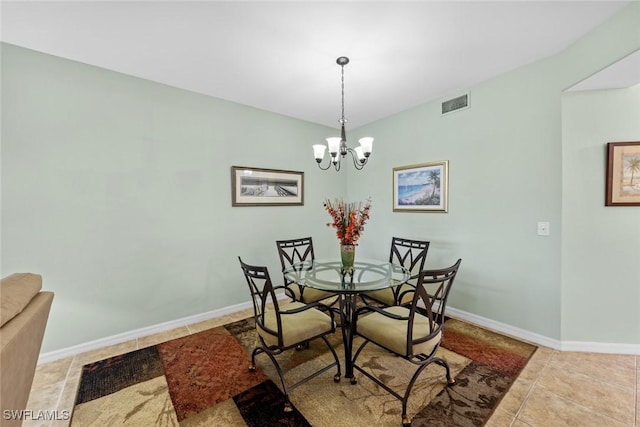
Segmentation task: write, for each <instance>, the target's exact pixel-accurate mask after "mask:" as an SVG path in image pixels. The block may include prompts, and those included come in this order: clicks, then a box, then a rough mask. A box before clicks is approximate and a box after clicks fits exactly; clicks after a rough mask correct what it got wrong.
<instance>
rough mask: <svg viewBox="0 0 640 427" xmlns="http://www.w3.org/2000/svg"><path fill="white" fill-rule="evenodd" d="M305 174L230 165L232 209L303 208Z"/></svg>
mask: <svg viewBox="0 0 640 427" xmlns="http://www.w3.org/2000/svg"><path fill="white" fill-rule="evenodd" d="M302 205H304V172H298V171H287V170H279V169H262V168H253V167H246V166H231V206H234V207H235V206H302Z"/></svg>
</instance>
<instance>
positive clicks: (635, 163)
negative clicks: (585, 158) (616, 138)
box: [604, 141, 640, 206]
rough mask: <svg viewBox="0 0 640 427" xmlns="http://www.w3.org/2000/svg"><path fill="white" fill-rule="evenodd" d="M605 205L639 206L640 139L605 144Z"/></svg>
mask: <svg viewBox="0 0 640 427" xmlns="http://www.w3.org/2000/svg"><path fill="white" fill-rule="evenodd" d="M604 204H605V206H640V141H634V142H610V143H608V144H607V189H606V195H605V201H604Z"/></svg>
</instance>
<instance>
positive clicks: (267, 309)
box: [238, 257, 342, 412]
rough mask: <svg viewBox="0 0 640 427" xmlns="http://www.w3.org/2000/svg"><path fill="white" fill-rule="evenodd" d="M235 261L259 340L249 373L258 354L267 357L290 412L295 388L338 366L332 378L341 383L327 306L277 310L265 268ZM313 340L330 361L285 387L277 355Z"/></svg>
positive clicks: (297, 305)
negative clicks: (325, 349) (326, 351)
mask: <svg viewBox="0 0 640 427" xmlns="http://www.w3.org/2000/svg"><path fill="white" fill-rule="evenodd" d="M238 260H239V261H240V267H241V268H242V272H243V273H244V277H245V279H246V280H247V285H248V286H249V291H250V293H251V299H252V301H253V314H254V320H255V327H256V331H257V333H258V338H259V341H258V342H257V345H256V347H255V348H254V350H253V352H252V353H251V365H249V370H250V371H255V370H256V364H255V361H256V356H257V355H259V354H261V353H264V354H266V355H267V356H268V357H269V359H271V362H272V363H273V365H274V366H275V368H276V371H277V373H278V376H279V377H280V382H281V383H282V391H283V393H284V397H285V404H284V411H285V412H291V411H292V410H293V407H292V405H291V401H290V400H289V392H290V391H291V390H293V389H294V388H296V387H298V386H300V385H302V384H304V383H306V382H307V381H309V380H310V379H312V378H315V377H316V376H318V375H320V374H322V373H323V372H325V371H327V370H329V369H331V368H332V367H334V366H335V367H337V373H336V374H335V375H334V377H333V380H334V381H335V382H339V381H340V377H341V375H342V373H341V370H340V361H339V360H338V355H337V354H336V351H335V349H334V347H333V346H332V345H331V343H330V342H329V340H328V339H327V338H326V336H327V335H328V334H331V333H334V332H335V328H336V325H335V322H334V320H333V317H332V316H329V315H327V314H326V313H325V312H330V309H329V307H327V306H325V305H323V304H321V303H318V302H315V303H311V304H304V303H301V302H290V303H288V304H286V306H285V307H280V305H279V303H278V299H277V298H276V292H275V290H276V288H278V287H277V286H273V283H272V281H271V278H270V276H269V271H268V269H267V267H262V266H253V265H249V264H246V263H244V262H243V261H242V259H241V258H240V257H238ZM316 339H321V340H322V341H324V343H325V344H326V345H327V347H329V350H331V354H333V362H331V363H329V364H328V365H325V366H323V367H321V368H320V369H318V370H316V371H314V372H312V373H311V374H309V375H307V376H306V377H304V378H302V379H301V380H299V381H298V382H296V383H295V384H293V385H287V383H286V382H285V378H284V373H283V371H282V369H281V368H280V365H279V363H278V360H277V359H276V356H277V355H279V354H281V353H283V352H284V351H287V350H289V349H291V348H295V347H296V346H299V345H300V344H303V343H308V342H311V341H313V340H316Z"/></svg>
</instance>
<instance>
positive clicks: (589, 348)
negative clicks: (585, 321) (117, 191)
mask: <svg viewBox="0 0 640 427" xmlns="http://www.w3.org/2000/svg"><path fill="white" fill-rule="evenodd" d="M278 298H279V299H283V298H286V296H285V295H284V294H280V295H279V296H278ZM248 308H251V302H244V303H240V304H235V305H231V306H228V307H223V308H220V309H217V310H212V311H208V312H206V313H200V314H196V315H193V316H188V317H183V318H181V319H177V320H173V321H169V322H164V323H159V324H157V325H153V326H148V327H145V328H140V329H134V330H132V331H128V332H125V333H122V334H117V335H112V336H110V337H105V338H100V339H97V340H94V341H89V342H86V343H83V344H78V345H74V346H72V347H67V348H63V349H60V350H54V351H50V352H47V353H41V354H40V357H39V358H38V364H41V363H48V362H53V361H54V360H58V359H63V358H65V357H71V356H75V355H76V354H80V353H84V352H86V351H91V350H97V349H99V348H102V347H107V346H111V345H115V344H120V343H123V342H126V341H130V340H134V339H138V338H142V337H146V336H149V335H153V334H157V333H160V332H165V331H169V330H171V329H175V328H179V327H181V326H187V325H191V324H194V323H198V322H203V321H205V320H209V319H215V318H216V317H221V316H226V315H228V314H232V313H235V312H238V311H241V310H245V309H248ZM447 314H448V315H449V316H451V317H456V318H458V319H460V320H464V321H467V322H469V323H473V324H476V325H478V326H482V327H484V328H487V329H491V330H493V331H496V332H500V333H503V334H505V335H509V336H512V337H514V338H518V339H521V340H524V341H528V342H531V343H534V344H538V345H542V346H545V347H550V348H553V349H555V350H561V351H578V352H592V353H610V354H635V355H640V344H611V343H594V342H579V341H564V342H563V341H558V340H555V339H552V338H548V337H545V336H543V335H539V334H536V333H533V332H530V331H527V330H524V329H520V328H516V327H514V326H511V325H508V324H506V323H501V322H497V321H495V320H491V319H488V318H486V317H482V316H478V315H475V314H471V313H467V312H465V311H462V310H458V309H456V308H453V307H448V308H447Z"/></svg>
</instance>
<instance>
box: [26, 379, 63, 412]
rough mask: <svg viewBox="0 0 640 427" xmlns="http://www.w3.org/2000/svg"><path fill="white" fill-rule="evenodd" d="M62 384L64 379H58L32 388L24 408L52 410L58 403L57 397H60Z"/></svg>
mask: <svg viewBox="0 0 640 427" xmlns="http://www.w3.org/2000/svg"><path fill="white" fill-rule="evenodd" d="M64 384H65V383H64V381H59V382H56V383H53V384H50V385H48V386H46V387H41V388H39V389H37V390H32V391H31V393H30V394H29V401H28V402H27V408H26V409H30V410H32V411H53V410H54V409H56V406H57V405H58V399H59V398H60V393H61V392H62V389H63V388H64Z"/></svg>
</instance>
